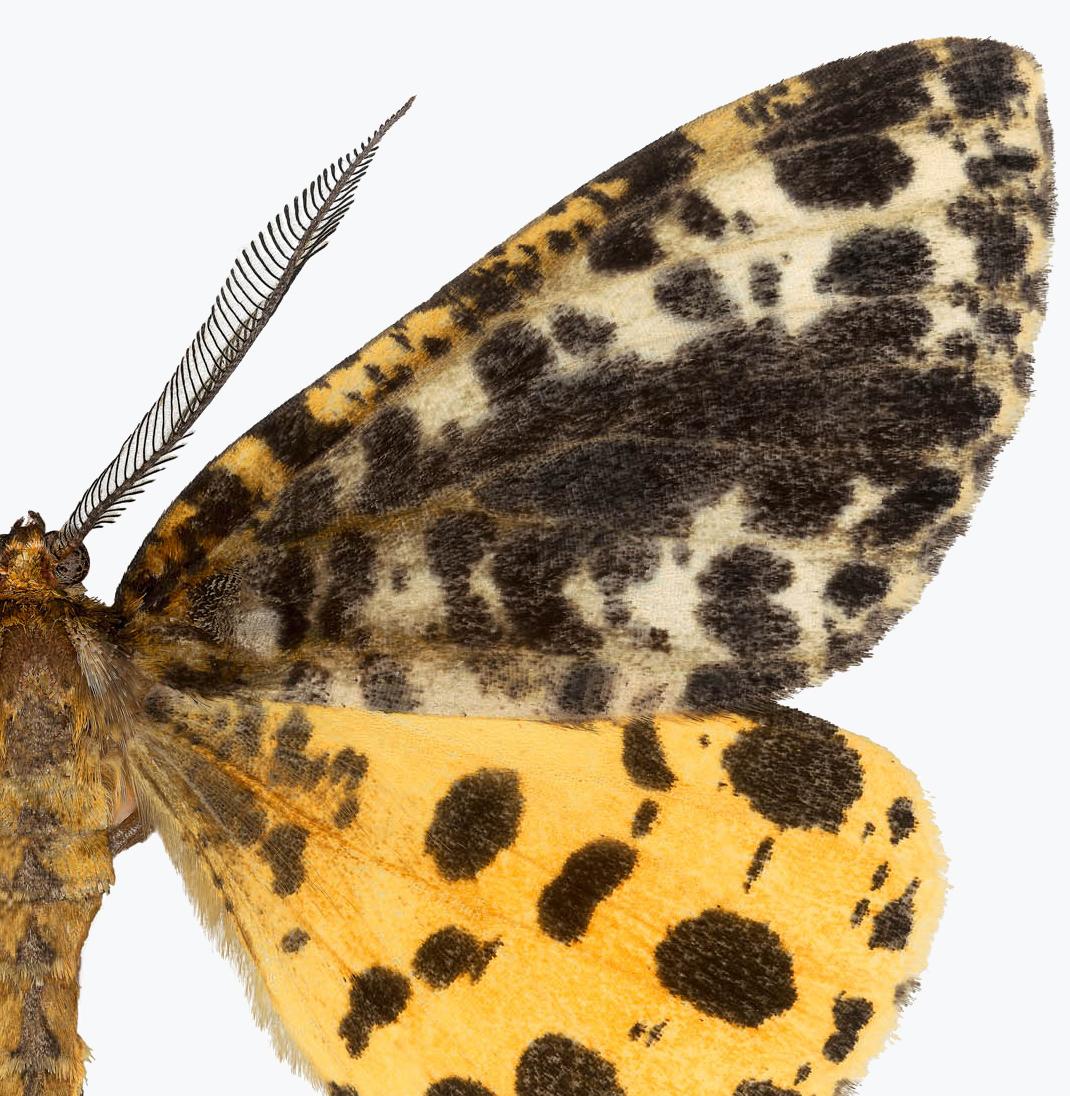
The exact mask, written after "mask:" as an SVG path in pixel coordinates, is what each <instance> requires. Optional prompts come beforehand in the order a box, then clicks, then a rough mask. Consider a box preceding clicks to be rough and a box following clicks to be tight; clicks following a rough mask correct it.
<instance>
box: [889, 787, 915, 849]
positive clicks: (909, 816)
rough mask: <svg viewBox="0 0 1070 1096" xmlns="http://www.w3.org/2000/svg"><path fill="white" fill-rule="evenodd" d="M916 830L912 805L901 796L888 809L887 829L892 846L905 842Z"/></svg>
mask: <svg viewBox="0 0 1070 1096" xmlns="http://www.w3.org/2000/svg"><path fill="white" fill-rule="evenodd" d="M917 828H918V819H917V815H916V814H915V813H914V804H913V802H912V801H911V800H910V799H907V798H906V796H901V797H900V798H899V799H897V800H896V801H895V802H894V803H893V804H892V805H891V806H890V807H889V808H888V829H889V831H890V833H891V837H892V844H893V845H898V844H899V842H900V841H905V840H906V839H907V838H908V837H909V836H910V835H911V834H912V833H913V832H914V831H915V830H916V829H917Z"/></svg>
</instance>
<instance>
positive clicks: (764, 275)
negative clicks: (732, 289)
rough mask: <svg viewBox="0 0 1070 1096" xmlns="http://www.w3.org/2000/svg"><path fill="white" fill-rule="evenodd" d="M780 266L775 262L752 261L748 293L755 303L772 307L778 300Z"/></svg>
mask: <svg viewBox="0 0 1070 1096" xmlns="http://www.w3.org/2000/svg"><path fill="white" fill-rule="evenodd" d="M780 277H781V275H780V268H779V267H778V266H777V265H776V263H768V262H766V263H752V264H751V268H750V295H751V299H752V300H753V301H754V302H755V304H760V305H761V306H762V307H763V308H772V307H773V305H775V304H776V303H777V301H779V300H780Z"/></svg>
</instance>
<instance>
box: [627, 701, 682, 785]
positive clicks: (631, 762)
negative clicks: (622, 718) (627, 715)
mask: <svg viewBox="0 0 1070 1096" xmlns="http://www.w3.org/2000/svg"><path fill="white" fill-rule="evenodd" d="M621 735H622V758H621V759H622V761H623V763H624V769H625V771H626V772H627V774H628V776H629V777H631V779H632V781H633V782H634V783H635V784H637V785H638V786H639V787H640V788H646V789H647V790H649V791H657V792H666V791H668V790H669V789H670V788H671V787H672V786H673V785H674V784H675V783H676V777H675V775H674V774H673V771H672V770H671V769H670V768H669V766H668V763H667V762H666V760H665V751H664V750H663V749H662V745H661V739H659V738H658V732H657V729H656V728H655V727H654V721H653V720H652V719H649V718H645V717H641V718H637V719H631V720H629V721H628V722H627V723H625V724H624V727H623V729H622V731H621Z"/></svg>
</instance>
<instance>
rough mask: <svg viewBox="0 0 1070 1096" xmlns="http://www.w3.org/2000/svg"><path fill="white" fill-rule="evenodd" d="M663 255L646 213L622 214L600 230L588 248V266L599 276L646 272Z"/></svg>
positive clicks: (640, 211) (638, 211) (592, 238)
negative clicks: (637, 271)
mask: <svg viewBox="0 0 1070 1096" xmlns="http://www.w3.org/2000/svg"><path fill="white" fill-rule="evenodd" d="M661 255H662V251H661V248H660V247H659V246H658V243H657V241H656V240H655V239H654V233H653V231H652V228H651V225H650V221H649V214H648V212H647V211H645V210H637V211H636V212H634V213H633V212H626V213H620V214H618V215H617V216H616V217H614V218H613V219H612V220H610V221H608V222H607V223H606V224H604V225H603V226H602V227H601V228H599V229H597V230H596V231H595V233H594V235H593V236H592V237H591V239H590V241H589V242H588V244H587V262H588V264H589V265H590V267H591V269H592V270H594V271H597V272H598V273H599V274H627V273H631V272H632V271H636V270H643V269H645V268H646V267H648V266H651V265H653V263H655V262H656V261H657V260H658V259H660V258H661Z"/></svg>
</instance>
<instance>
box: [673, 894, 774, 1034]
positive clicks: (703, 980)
mask: <svg viewBox="0 0 1070 1096" xmlns="http://www.w3.org/2000/svg"><path fill="white" fill-rule="evenodd" d="M654 954H655V959H656V962H657V974H658V979H659V981H660V982H661V984H662V985H663V986H664V987H665V988H666V989H667V990H668V991H669V992H670V993H672V994H673V995H674V996H676V997H681V998H683V999H684V1000H685V1001H688V1002H689V1003H690V1004H692V1005H694V1006H695V1008H697V1009H698V1010H699V1011H700V1012H704V1013H707V1014H708V1015H710V1016H717V1017H719V1018H720V1019H722V1020H726V1021H728V1022H729V1023H731V1024H736V1025H737V1026H739V1027H758V1026H759V1025H760V1024H762V1023H764V1022H765V1021H766V1020H768V1019H769V1018H770V1017H772V1016H776V1015H778V1014H779V1013H781V1012H785V1011H786V1010H787V1009H789V1008H791V1006H792V1005H794V1004H795V1000H796V990H795V972H794V967H793V965H792V960H791V956H790V955H789V954H788V953H787V951H785V950H784V947H783V945H782V943H781V941H780V937H779V936H777V934H776V933H775V932H773V930H772V929H770V928H769V926H768V925H766V924H763V923H762V922H760V921H752V920H748V919H747V918H745V917H740V916H739V915H738V914H734V913H731V912H729V911H727V910H723V909H709V910H705V911H704V912H703V913H701V914H699V916H698V917H695V918H691V919H689V920H686V921H681V922H680V923H679V924H677V925H674V926H673V927H672V928H671V929H670V930H669V932H668V933H667V934H666V936H665V938H664V940H662V941H661V943H660V944H658V946H657V948H656V949H655V953H654Z"/></svg>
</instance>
